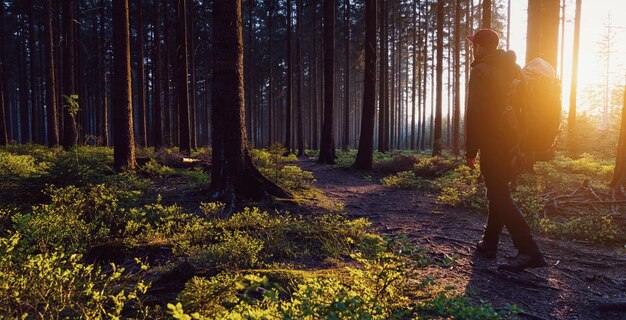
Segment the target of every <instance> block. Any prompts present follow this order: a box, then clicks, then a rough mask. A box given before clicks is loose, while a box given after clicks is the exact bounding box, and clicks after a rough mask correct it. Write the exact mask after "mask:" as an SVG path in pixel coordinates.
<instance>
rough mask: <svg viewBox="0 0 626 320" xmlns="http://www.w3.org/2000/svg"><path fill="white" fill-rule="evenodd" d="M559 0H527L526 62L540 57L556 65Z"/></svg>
mask: <svg viewBox="0 0 626 320" xmlns="http://www.w3.org/2000/svg"><path fill="white" fill-rule="evenodd" d="M559 2H560V1H559V0H528V29H527V38H526V63H528V62H529V61H530V60H532V59H534V58H537V57H540V58H542V59H544V60H546V61H547V62H548V63H550V64H551V65H552V66H553V67H556V66H557V58H558V47H559V46H558V43H559V17H560V10H559V9H560V8H559Z"/></svg>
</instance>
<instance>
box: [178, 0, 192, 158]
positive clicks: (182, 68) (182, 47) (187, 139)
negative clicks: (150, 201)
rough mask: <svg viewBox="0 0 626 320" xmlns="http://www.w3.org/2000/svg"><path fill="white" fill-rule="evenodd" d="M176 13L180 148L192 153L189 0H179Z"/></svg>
mask: <svg viewBox="0 0 626 320" xmlns="http://www.w3.org/2000/svg"><path fill="white" fill-rule="evenodd" d="M176 13H177V14H178V21H177V26H176V30H177V31H178V33H177V36H178V48H177V50H176V51H177V53H178V61H177V72H176V73H177V75H178V77H177V81H176V94H177V96H178V112H179V113H178V116H179V118H180V126H179V127H180V133H179V134H180V136H179V137H180V141H179V143H180V145H179V150H180V152H182V153H184V154H190V153H191V130H190V129H191V128H190V127H191V126H190V119H189V77H188V75H189V66H188V60H187V57H188V56H189V54H188V47H187V0H178V6H177V7H176Z"/></svg>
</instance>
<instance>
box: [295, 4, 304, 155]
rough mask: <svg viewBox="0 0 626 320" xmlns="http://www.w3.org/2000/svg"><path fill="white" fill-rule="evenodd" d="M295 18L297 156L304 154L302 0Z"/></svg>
mask: <svg viewBox="0 0 626 320" xmlns="http://www.w3.org/2000/svg"><path fill="white" fill-rule="evenodd" d="M297 6H298V8H297V16H298V17H297V18H298V25H297V34H298V36H297V38H298V39H297V42H296V73H297V77H298V78H297V79H298V81H297V84H296V85H297V86H298V88H297V94H298V98H297V99H298V102H297V103H298V106H297V108H298V132H297V138H298V156H304V119H303V117H304V110H303V106H302V100H304V97H303V96H302V73H303V68H302V24H303V23H304V21H303V19H302V6H303V3H302V0H298V2H297Z"/></svg>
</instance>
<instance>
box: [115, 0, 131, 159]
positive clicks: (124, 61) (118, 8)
mask: <svg viewBox="0 0 626 320" xmlns="http://www.w3.org/2000/svg"><path fill="white" fill-rule="evenodd" d="M113 93H114V94H113V108H114V109H115V110H114V112H113V127H114V132H113V140H114V144H115V148H114V152H113V159H114V160H113V165H114V167H115V168H116V169H117V170H122V169H126V170H134V169H135V141H134V140H135V138H134V132H133V129H134V128H133V97H132V88H131V77H130V31H129V20H128V0H113Z"/></svg>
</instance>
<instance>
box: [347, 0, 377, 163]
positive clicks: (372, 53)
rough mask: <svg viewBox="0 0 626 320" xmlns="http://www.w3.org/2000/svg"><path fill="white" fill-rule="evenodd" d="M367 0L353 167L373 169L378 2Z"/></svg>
mask: <svg viewBox="0 0 626 320" xmlns="http://www.w3.org/2000/svg"><path fill="white" fill-rule="evenodd" d="M377 1H378V0H366V1H365V70H364V71H363V72H364V75H363V76H364V80H363V112H362V114H361V136H360V137H359V150H358V152H357V155H356V160H355V162H354V165H353V167H354V168H356V169H362V170H371V169H372V165H373V162H374V124H375V118H376V28H377V26H376V24H377V23H376V14H377V12H376V2H377Z"/></svg>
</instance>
